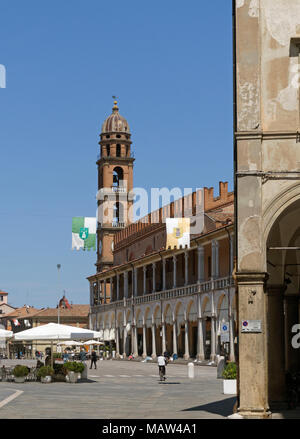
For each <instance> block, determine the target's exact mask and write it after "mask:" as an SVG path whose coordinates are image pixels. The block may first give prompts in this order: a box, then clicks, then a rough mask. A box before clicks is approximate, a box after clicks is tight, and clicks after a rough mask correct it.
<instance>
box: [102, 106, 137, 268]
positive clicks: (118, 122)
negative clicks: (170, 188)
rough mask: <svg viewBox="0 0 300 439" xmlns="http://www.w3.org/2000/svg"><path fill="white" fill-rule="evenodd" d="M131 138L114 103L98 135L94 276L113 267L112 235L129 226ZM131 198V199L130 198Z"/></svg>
mask: <svg viewBox="0 0 300 439" xmlns="http://www.w3.org/2000/svg"><path fill="white" fill-rule="evenodd" d="M130 137H131V134H130V130H129V125H128V122H127V120H126V119H125V118H124V117H122V116H121V115H120V113H119V108H118V106H117V101H114V106H113V109H112V114H111V115H110V116H108V118H107V119H106V120H105V121H104V123H103V125H102V131H101V134H100V142H99V145H100V158H99V160H98V161H97V166H98V196H97V200H98V201H97V203H98V228H97V262H96V267H97V272H98V273H99V272H101V271H103V270H107V269H109V268H110V267H111V266H112V265H113V249H114V235H115V234H116V233H117V232H118V231H119V230H121V229H122V228H124V227H125V226H127V225H128V224H130V223H131V222H132V218H131V210H132V209H130V208H131V206H132V203H133V200H132V199H130V196H129V191H131V190H132V188H133V162H134V158H133V157H132V152H131V144H132V142H131V140H130ZM131 198H132V197H131Z"/></svg>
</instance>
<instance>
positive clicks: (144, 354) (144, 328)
mask: <svg viewBox="0 0 300 439" xmlns="http://www.w3.org/2000/svg"><path fill="white" fill-rule="evenodd" d="M146 330H147V328H146V325H145V324H143V358H146V357H147V337H146Z"/></svg>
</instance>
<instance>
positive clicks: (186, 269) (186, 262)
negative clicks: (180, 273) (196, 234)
mask: <svg viewBox="0 0 300 439" xmlns="http://www.w3.org/2000/svg"><path fill="white" fill-rule="evenodd" d="M188 283H189V253H188V251H185V252H184V285H188Z"/></svg>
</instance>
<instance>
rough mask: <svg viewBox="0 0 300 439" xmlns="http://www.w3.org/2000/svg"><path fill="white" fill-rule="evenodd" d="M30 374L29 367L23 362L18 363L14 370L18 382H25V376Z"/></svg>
mask: <svg viewBox="0 0 300 439" xmlns="http://www.w3.org/2000/svg"><path fill="white" fill-rule="evenodd" d="M28 374H29V369H28V367H27V366H23V365H21V364H18V365H17V366H15V368H14V370H13V375H14V377H15V382H16V383H25V378H26V377H27V375H28Z"/></svg>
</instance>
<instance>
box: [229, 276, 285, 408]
mask: <svg viewBox="0 0 300 439" xmlns="http://www.w3.org/2000/svg"><path fill="white" fill-rule="evenodd" d="M267 278H268V275H267V273H255V272H252V273H237V274H236V279H237V282H238V295H239V301H238V302H239V303H238V306H239V314H238V316H239V321H238V336H239V376H238V387H239V396H240V397H239V413H240V414H241V415H242V416H255V417H268V416H269V414H270V412H269V404H268V401H269V396H268V361H267V358H268V355H267V341H266V339H265V333H266V331H267V326H266V325H267V310H266V302H267V301H266V295H265V288H266V286H265V283H266V280H267ZM246 319H249V320H260V321H261V325H262V332H261V333H245V332H242V330H241V321H242V320H246ZM276 361H277V360H276Z"/></svg>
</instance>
